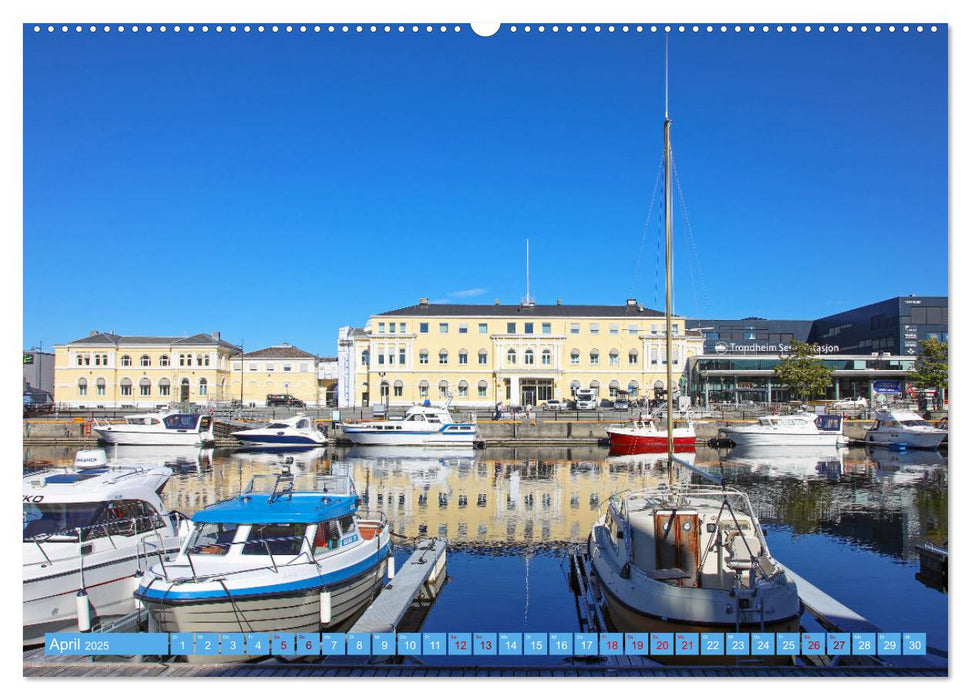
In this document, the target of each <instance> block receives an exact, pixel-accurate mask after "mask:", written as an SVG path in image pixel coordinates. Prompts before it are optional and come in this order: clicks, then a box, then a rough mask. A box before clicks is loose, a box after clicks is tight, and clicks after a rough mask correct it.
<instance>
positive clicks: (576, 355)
mask: <svg viewBox="0 0 971 700" xmlns="http://www.w3.org/2000/svg"><path fill="white" fill-rule="evenodd" d="M570 364H571V365H578V364H580V351H579V350H577V349H576V348H573V349H572V350H570Z"/></svg>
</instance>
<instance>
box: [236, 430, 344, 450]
mask: <svg viewBox="0 0 971 700" xmlns="http://www.w3.org/2000/svg"><path fill="white" fill-rule="evenodd" d="M233 437H234V438H236V439H237V440H239V441H240V442H242V443H243V444H245V445H253V446H259V447H317V446H319V445H326V444H327V438H325V437H323V436H321V437H319V438H317V437H313V436H310V435H276V434H267V433H263V434H250V435H245V434H243V433H233Z"/></svg>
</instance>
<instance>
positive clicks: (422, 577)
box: [350, 539, 445, 633]
mask: <svg viewBox="0 0 971 700" xmlns="http://www.w3.org/2000/svg"><path fill="white" fill-rule="evenodd" d="M444 576H445V540H439V539H434V540H423V541H421V542H419V543H418V546H417V547H416V548H415V551H414V553H413V554H412V555H411V556H410V557H409V558H408V561H406V562H405V563H404V565H403V566H402V567H401V570H400V571H398V572H397V573H396V575H395V577H394V579H392V580H391V582H390V583H388V585H386V586H385V587H384V588H383V589H382V590H381V593H379V594H378V597H377V598H375V599H374V601H373V602H372V603H371V605H369V606H368V609H367V610H365V611H364V614H363V615H361V617H360V618H359V619H358V620H357V622H355V623H354V626H353V627H351V629H350V631H351V632H369V633H374V632H394V631H396V630H397V628H398V624H399V623H400V622H401V619H402V618H403V617H404V616H405V613H407V612H408V609H409V608H410V607H411V604H412V603H413V602H414V601H415V600H430V599H432V598H434V597H435V596H436V595H437V591H438V588H440V586H437V585H436V584H438V583H439V582H440V581H441V579H442V577H444Z"/></svg>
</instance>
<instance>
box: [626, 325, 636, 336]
mask: <svg viewBox="0 0 971 700" xmlns="http://www.w3.org/2000/svg"><path fill="white" fill-rule="evenodd" d="M627 332H628V333H629V334H631V335H637V324H636V323H632V324H631V325H630V327H629V328H628V329H627Z"/></svg>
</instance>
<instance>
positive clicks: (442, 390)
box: [438, 379, 448, 399]
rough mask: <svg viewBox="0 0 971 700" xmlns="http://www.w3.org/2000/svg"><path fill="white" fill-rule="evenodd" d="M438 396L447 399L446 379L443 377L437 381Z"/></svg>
mask: <svg viewBox="0 0 971 700" xmlns="http://www.w3.org/2000/svg"><path fill="white" fill-rule="evenodd" d="M438 398H440V399H447V398H448V381H446V380H445V379H443V380H442V381H440V382H439V383H438Z"/></svg>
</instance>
